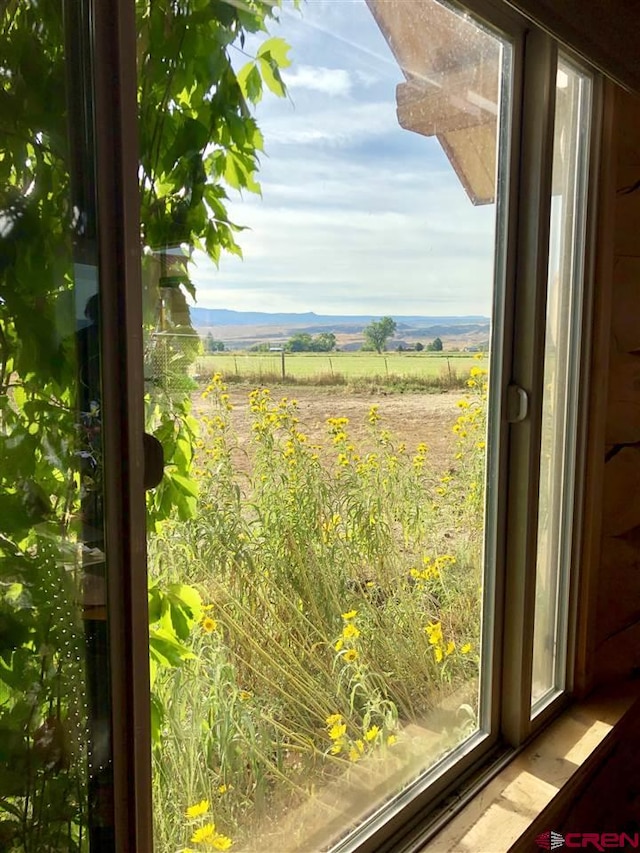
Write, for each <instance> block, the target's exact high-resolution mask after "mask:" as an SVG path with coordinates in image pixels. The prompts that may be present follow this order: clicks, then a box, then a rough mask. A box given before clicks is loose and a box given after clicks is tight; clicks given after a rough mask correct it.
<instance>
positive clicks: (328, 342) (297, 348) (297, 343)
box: [284, 332, 336, 352]
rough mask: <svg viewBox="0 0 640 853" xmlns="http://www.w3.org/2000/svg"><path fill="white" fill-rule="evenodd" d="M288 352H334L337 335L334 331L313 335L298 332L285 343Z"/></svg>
mask: <svg viewBox="0 0 640 853" xmlns="http://www.w3.org/2000/svg"><path fill="white" fill-rule="evenodd" d="M284 348H285V350H286V352H333V350H334V349H335V348H336V336H335V335H334V334H333V332H320V334H319V335H314V336H311V335H310V334H309V333H308V332H297V333H296V334H295V335H293V336H292V337H291V338H289V340H288V341H287V342H286V344H285V345H284Z"/></svg>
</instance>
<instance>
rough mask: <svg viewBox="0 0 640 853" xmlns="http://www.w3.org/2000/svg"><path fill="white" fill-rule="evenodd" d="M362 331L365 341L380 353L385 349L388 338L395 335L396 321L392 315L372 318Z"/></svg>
mask: <svg viewBox="0 0 640 853" xmlns="http://www.w3.org/2000/svg"><path fill="white" fill-rule="evenodd" d="M363 331H364V337H365V341H366V343H367V344H369V346H370V347H371V348H372V349H374V350H375V351H376V352H377V353H381V352H382V351H383V350H384V349H386V346H387V341H388V340H389V338H391V337H393V335H395V332H396V321H395V320H394V319H393V318H392V317H383V318H382V319H381V320H373V321H372V322H371V323H369V325H368V326H365V328H364V329H363Z"/></svg>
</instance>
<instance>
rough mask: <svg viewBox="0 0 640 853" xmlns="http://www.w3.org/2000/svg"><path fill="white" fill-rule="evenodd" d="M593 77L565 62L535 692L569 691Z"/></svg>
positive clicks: (535, 698)
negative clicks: (566, 675)
mask: <svg viewBox="0 0 640 853" xmlns="http://www.w3.org/2000/svg"><path fill="white" fill-rule="evenodd" d="M589 107H590V81H589V78H588V77H587V76H586V75H585V74H584V73H582V72H581V71H579V70H577V69H576V68H575V67H573V66H572V65H570V64H569V63H568V62H566V61H563V60H562V59H560V60H559V62H558V73H557V82H556V111H555V131H554V160H553V178H552V180H553V185H552V186H553V189H552V198H551V232H550V240H549V276H548V284H547V320H546V338H545V360H544V396H543V408H542V442H541V455H540V496H539V507H538V513H539V518H538V560H537V574H536V603H535V626H534V650H533V682H532V690H531V698H532V707H533V710H534V713H535V712H536V711H537V710H539V708H540V706H541V700H544V699H548V698H551V696H552V695H553V694H554V693H555V691H557V690H561V689H562V688H563V687H564V664H565V646H566V619H567V606H568V600H567V599H568V569H569V561H570V558H571V544H572V539H571V527H570V525H571V519H572V511H573V470H574V467H575V447H576V408H577V403H578V389H579V347H580V321H581V312H582V273H583V266H582V265H583V255H584V226H585V218H584V212H585V197H586V178H587V154H588V132H589Z"/></svg>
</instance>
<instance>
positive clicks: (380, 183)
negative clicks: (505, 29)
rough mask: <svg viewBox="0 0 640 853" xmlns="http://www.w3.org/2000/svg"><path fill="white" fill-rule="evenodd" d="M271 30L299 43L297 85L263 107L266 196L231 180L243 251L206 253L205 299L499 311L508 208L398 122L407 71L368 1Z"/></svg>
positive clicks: (250, 306)
mask: <svg viewBox="0 0 640 853" xmlns="http://www.w3.org/2000/svg"><path fill="white" fill-rule="evenodd" d="M285 2H286V0H285ZM270 29H271V34H272V35H277V36H281V37H283V38H284V39H286V41H287V42H288V43H289V45H290V46H291V51H290V54H289V55H290V58H291V60H292V64H291V66H290V68H288V69H286V71H285V72H283V77H284V80H285V83H286V85H287V88H288V92H289V96H288V98H286V99H278V98H276V97H275V96H272V95H271V94H270V93H268V92H267V93H266V94H265V97H264V98H263V100H262V102H261V103H260V104H259V105H258V108H257V112H256V118H257V121H258V124H259V126H260V128H261V130H262V133H263V135H264V138H265V154H264V155H262V156H261V166H260V172H259V176H258V179H259V181H260V184H261V187H262V196H261V197H260V196H255V195H253V194H251V193H244V194H243V195H242V196H241V197H240V196H239V194H237V193H234V192H233V191H232V190H229V195H230V198H231V201H230V203H229V213H230V217H231V219H232V221H234V222H236V223H238V224H241V225H243V226H246V227H247V230H246V231H244V232H242V233H241V234H239V235H238V242H239V244H240V246H241V247H242V249H243V252H244V259H243V260H240V259H238V258H234V257H223V258H222V260H221V262H220V267H219V269H216V267H215V265H214V264H213V263H212V262H211V261H209V260H208V259H207V258H206V257H205V256H203V255H197V256H196V265H195V268H194V270H193V276H192V277H193V280H194V283H195V285H196V288H197V293H198V302H197V304H198V305H199V306H201V307H207V308H228V309H235V310H240V311H269V312H282V311H286V312H304V311H315V312H316V313H322V314H372V315H378V316H383V315H386V314H392V315H395V316H398V315H403V314H404V315H408V314H419V315H428V316H438V315H463V314H483V315H486V316H489V315H490V313H491V298H492V275H493V247H494V219H495V207H494V205H486V206H480V207H474V206H473V205H472V204H471V202H470V201H469V199H468V197H467V195H466V193H465V192H464V190H463V188H462V186H461V184H460V182H459V180H458V178H457V177H456V175H455V173H454V171H453V168H452V166H451V165H450V163H449V161H448V160H447V158H446V156H445V154H444V153H443V151H442V149H441V147H440V145H439V143H438V142H437V140H435V139H434V138H426V137H424V136H421V135H419V134H416V133H412V132H409V131H407V130H403V129H402V128H401V127H400V126H399V124H398V121H397V117H396V86H397V85H398V83H401V82H403V81H404V80H405V78H404V76H403V74H402V71H401V69H400V67H399V66H398V63H397V61H396V60H395V58H394V56H393V54H392V52H391V50H390V49H389V47H388V45H387V42H386V40H385V38H384V36H383V35H382V33H381V31H380V30H379V28H378V26H377V24H376V23H375V20H374V18H373V16H372V15H371V13H370V11H369V9H368V7H367V5H366V3H365V2H364V0H306V2H304V3H303V4H302V8H301V10H300V11H295V10H294V9H293V8H292V7H291V6H286V7H285V8H284V9H283V10H282V11H281V13H280V23H274V24H273V25H271V28H270ZM427 37H428V33H427V32H425V38H427ZM255 46H256V44H255V43H252V42H251V41H248V42H247V44H246V46H245V49H246V50H248V51H251V49H252V48H253V49H255ZM244 61H246V59H244V58H243V57H239V63H240V62H244Z"/></svg>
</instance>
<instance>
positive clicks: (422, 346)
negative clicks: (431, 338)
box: [416, 341, 424, 352]
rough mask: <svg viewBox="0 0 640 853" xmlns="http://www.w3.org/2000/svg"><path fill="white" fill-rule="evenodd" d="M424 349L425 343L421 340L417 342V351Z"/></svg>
mask: <svg viewBox="0 0 640 853" xmlns="http://www.w3.org/2000/svg"><path fill="white" fill-rule="evenodd" d="M423 349H424V344H423V343H421V342H420V341H418V342H417V343H416V352H422V350H423Z"/></svg>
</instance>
